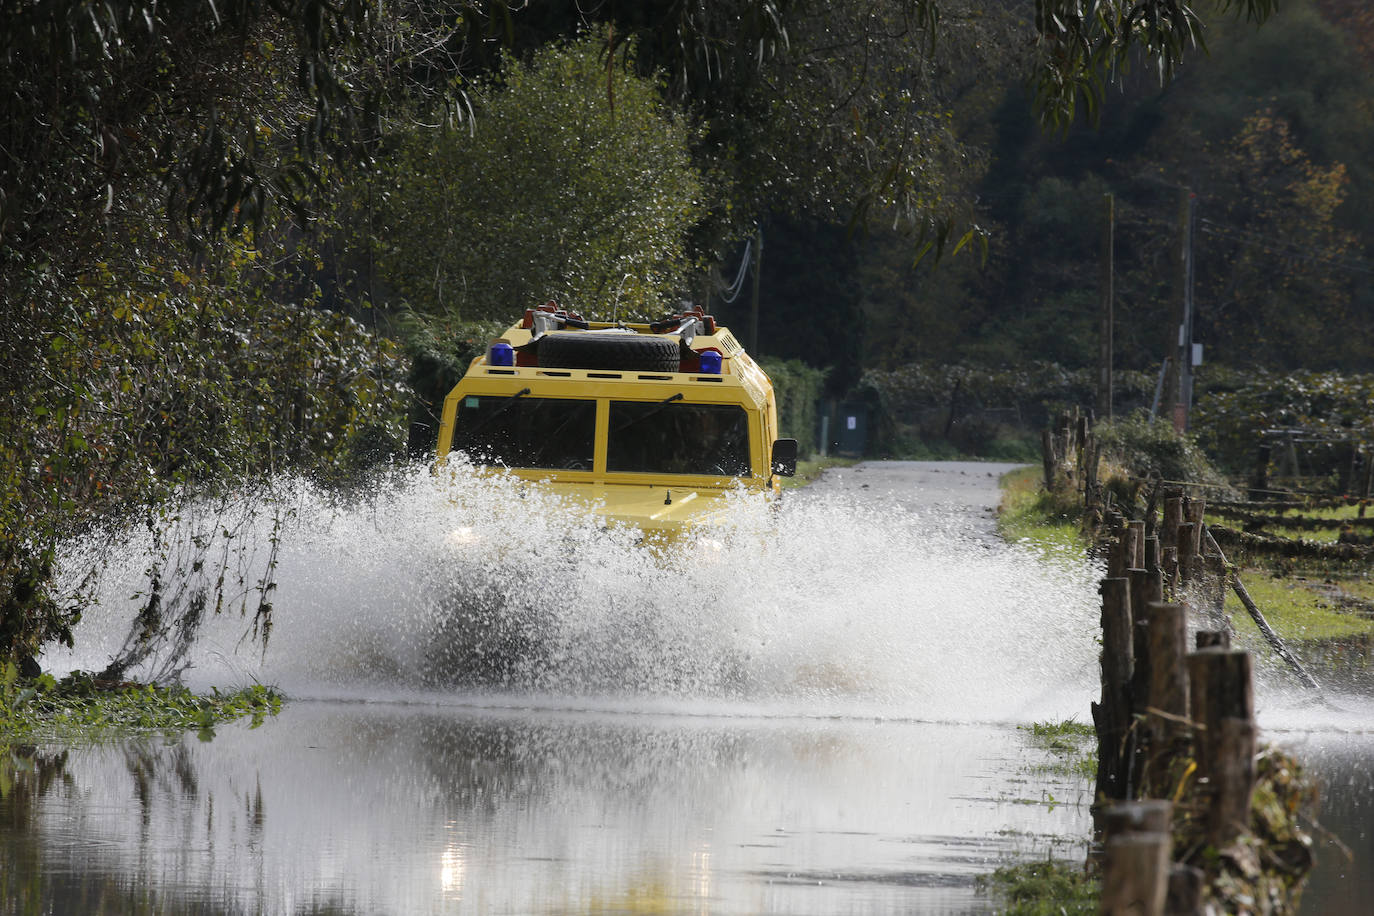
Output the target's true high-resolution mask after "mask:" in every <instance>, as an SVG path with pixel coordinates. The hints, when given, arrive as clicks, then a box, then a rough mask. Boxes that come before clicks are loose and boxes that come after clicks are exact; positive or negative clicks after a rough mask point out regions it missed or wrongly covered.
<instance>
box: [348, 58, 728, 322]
mask: <svg viewBox="0 0 1374 916" xmlns="http://www.w3.org/2000/svg"><path fill="white" fill-rule="evenodd" d="M604 48H605V42H604V40H601V39H596V38H584V39H582V40H579V41H575V42H570V43H567V44H552V45H548V46H546V47H544V48H541V49H540V50H538V51H536V52H535V53H534V56H533V59H532V61H531V62H530V63H528V64H525V63H521V62H520V61H518V60H516V59H515V58H513V57H509V58H507V59H506V60H505V61H504V67H503V70H502V72H501V74H500V76H499V79H497V80H489V81H484V82H482V83H479V84H477V85H476V86H475V87H474V88H473V89H472V91H471V92H470V93H469V98H470V99H471V101H472V103H473V106H474V108H475V109H476V117H475V118H474V120H473V122H472V125H473V126H472V127H471V129H470V130H469V129H452V128H441V129H433V128H428V127H416V128H414V129H412V130H410V131H409V132H407V133H406V134H404V135H403V136H402V137H401V138H400V140H399V142H398V143H397V145H396V149H395V151H394V153H393V154H392V155H391V156H389V157H388V159H387V160H386V165H385V167H384V170H383V172H382V174H381V176H380V181H379V187H378V189H377V190H378V194H377V198H378V199H379V200H380V201H381V205H380V213H379V217H380V221H381V226H380V227H379V228H380V230H381V231H380V232H378V233H377V234H376V235H375V236H372V235H369V236H366V237H364V238H362V239H359V242H360V243H361V244H362V245H363V246H364V247H368V248H370V249H371V250H373V251H374V252H375V254H376V257H377V260H378V263H379V264H380V266H381V268H382V272H383V274H384V275H385V279H386V281H387V283H388V284H389V285H390V286H391V287H392V288H394V289H395V290H396V291H397V292H398V293H399V295H400V297H402V298H403V299H404V300H405V301H407V302H408V303H409V304H410V306H411V307H413V308H414V309H415V310H416V311H418V312H421V313H423V314H426V315H453V316H460V317H461V318H464V319H473V318H496V319H501V320H508V319H509V318H510V317H511V316H513V315H517V314H519V313H520V312H521V311H523V310H524V309H526V308H529V307H530V306H533V305H538V304H540V303H542V302H544V301H545V300H547V299H550V298H553V299H557V300H558V301H559V302H560V303H562V304H564V305H567V306H568V307H570V308H572V309H574V310H576V311H579V312H582V313H583V314H584V315H586V316H587V317H591V318H600V319H605V320H610V319H611V318H612V317H613V313H615V312H616V311H617V308H618V315H619V317H621V318H626V317H632V316H639V317H644V316H646V315H648V314H650V313H652V314H653V315H654V316H655V317H657V314H658V313H660V312H662V311H663V310H664V309H665V308H667V307H669V305H670V304H671V303H672V302H673V301H674V300H675V297H676V295H677V294H678V292H679V291H680V289H681V288H682V286H683V285H684V280H685V278H686V273H687V270H688V267H689V261H688V257H687V254H686V244H687V234H688V233H689V232H690V231H691V230H692V228H693V227H694V226H695V225H696V223H697V222H698V221H699V219H700V218H701V217H702V215H703V214H704V212H705V211H704V207H703V204H704V201H705V198H706V191H705V185H704V182H703V179H702V178H701V176H700V175H699V174H698V172H697V171H696V169H695V168H693V166H692V163H691V156H690V152H689V148H690V146H691V143H692V141H693V138H694V132H693V130H692V128H691V127H690V126H689V125H688V124H687V123H685V121H684V120H683V119H682V118H680V117H676V116H675V115H674V114H673V113H672V112H671V111H670V110H669V109H668V108H667V107H666V106H665V105H664V103H663V101H662V98H661V95H660V86H659V84H658V83H657V82H656V81H655V80H653V79H645V78H641V77H638V76H635V75H634V74H633V73H632V72H630V70H629V69H626V68H622V67H621V66H619V65H618V64H609V63H608V62H607V61H606V59H605V57H604V56H603V55H604ZM368 228H369V230H371V229H372V227H371V226H369V227H368Z"/></svg>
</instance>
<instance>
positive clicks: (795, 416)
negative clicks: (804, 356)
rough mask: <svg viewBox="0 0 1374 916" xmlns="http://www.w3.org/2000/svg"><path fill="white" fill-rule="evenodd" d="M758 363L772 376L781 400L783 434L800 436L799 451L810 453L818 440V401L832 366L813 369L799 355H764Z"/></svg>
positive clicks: (781, 428)
mask: <svg viewBox="0 0 1374 916" xmlns="http://www.w3.org/2000/svg"><path fill="white" fill-rule="evenodd" d="M759 364H760V365H761V366H762V367H763V371H764V372H767V373H768V377H769V378H771V379H772V380H773V393H774V395H775V396H776V397H777V400H778V427H779V431H780V435H781V436H783V437H784V438H792V439H796V440H797V446H798V454H799V455H800V456H801V457H803V458H806V457H809V456H810V455H811V454H812V453H813V452H814V451H815V444H816V402H817V401H819V400H820V398H821V390H822V389H823V388H824V387H825V377H826V374H827V372H828V371H829V370H826V369H813V368H812V367H810V366H808V365H806V364H805V363H803V362H802V361H801V360H797V359H788V360H781V359H769V358H766V357H765V358H762V359H760V360H759Z"/></svg>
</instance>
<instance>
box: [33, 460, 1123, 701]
mask: <svg viewBox="0 0 1374 916" xmlns="http://www.w3.org/2000/svg"><path fill="white" fill-rule="evenodd" d="M276 489H277V490H278V492H279V493H281V494H284V496H281V497H279V502H278V505H279V506H283V507H285V508H287V509H288V510H289V511H288V513H287V519H286V522H285V524H284V525H283V528H282V530H281V532H280V537H281V540H280V544H279V554H278V561H277V562H278V565H277V568H276V581H277V587H276V590H275V592H274V594H273V598H272V600H273V606H274V610H273V621H274V629H273V632H272V636H271V640H270V642H269V644H268V646H267V648H266V650H265V651H262V650H261V649H260V647H258V646H256V645H255V644H254V643H253V642H252V640H251V639H245V638H244V633H245V630H246V629H247V626H248V624H247V621H246V619H245V618H244V617H242V616H240V615H239V614H238V613H237V612H234V611H232V610H231V611H228V612H225V613H221V614H220V615H218V616H216V617H214V618H212V619H210V620H209V621H207V623H206V626H205V628H204V630H203V632H202V634H201V636H200V637H199V639H198V640H197V642H196V644H195V646H194V647H193V650H192V655H191V657H190V659H189V660H190V661H191V662H192V665H193V667H192V668H191V669H190V671H189V672H188V675H187V680H188V682H189V683H191V684H192V685H193V686H208V685H215V686H221V687H224V686H235V685H238V684H242V683H246V682H249V681H254V680H256V681H260V682H263V683H269V684H275V685H277V686H279V687H280V688H281V689H283V690H284V691H286V692H287V693H288V694H289V695H293V696H297V697H312V696H314V697H325V696H328V697H352V698H357V699H391V700H395V699H398V698H401V699H407V700H409V701H415V702H437V703H447V702H453V701H455V700H460V701H462V702H470V703H565V704H566V703H575V704H597V703H606V704H611V705H616V704H626V703H629V704H631V705H633V706H634V707H635V708H639V709H646V708H647V709H653V708H657V707H661V706H669V707H671V708H672V709H673V710H674V711H676V712H683V711H687V712H690V711H692V710H700V711H702V712H710V713H712V714H718V713H720V712H721V711H722V710H725V709H728V710H730V711H732V712H733V713H735V714H745V715H749V714H766V715H772V714H778V713H781V714H787V715H845V716H849V715H873V716H879V717H911V718H919V719H924V720H935V721H1027V720H1029V719H1032V718H1044V717H1051V716H1054V717H1068V716H1076V717H1078V718H1080V719H1081V718H1082V717H1084V716H1085V715H1086V710H1087V705H1088V701H1089V699H1091V697H1092V696H1093V695H1094V694H1095V692H1096V682H1097V671H1096V657H1097V645H1096V640H1095V625H1096V619H1097V596H1096V589H1095V580H1096V576H1097V575H1099V573H1098V572H1097V571H1096V570H1095V569H1094V568H1092V567H1091V566H1089V565H1088V564H1086V563H1064V564H1061V565H1058V566H1055V567H1050V568H1047V567H1046V566H1045V564H1044V561H1043V559H1042V558H1041V557H1039V556H1037V555H1034V554H1031V553H1029V552H1026V551H1023V550H1021V549H1018V548H1016V547H1005V546H1001V545H993V544H989V543H985V542H983V541H980V540H978V539H976V538H973V537H969V536H967V535H966V534H964V533H962V532H963V530H964V529H965V528H966V524H967V520H966V519H962V518H959V517H957V516H953V515H950V514H948V513H942V512H938V511H933V510H932V511H931V512H929V513H927V512H925V511H924V510H923V511H921V512H917V511H912V510H910V509H905V508H903V507H901V506H900V505H893V504H889V503H887V502H885V501H884V500H882V499H877V498H873V497H870V496H866V495H864V494H860V493H857V492H844V491H841V492H838V493H834V492H827V493H805V492H803V493H801V494H800V495H798V494H796V493H794V494H789V495H788V497H787V498H786V499H785V500H784V501H783V504H782V506H780V507H770V506H768V505H765V504H764V503H763V502H761V501H759V500H756V499H753V498H750V497H748V496H745V495H742V494H741V495H740V496H739V497H738V498H737V501H738V506H737V508H738V511H737V512H736V513H735V514H734V515H735V517H734V520H733V524H732V525H731V526H730V527H729V528H728V529H722V530H717V531H712V532H709V533H708V534H707V535H705V536H703V537H701V538H698V539H695V540H693V541H691V542H688V543H685V544H681V545H676V546H674V547H672V548H668V549H664V550H661V551H657V552H655V551H650V550H646V549H644V548H642V547H637V546H636V545H635V544H634V537H633V534H632V533H631V532H626V531H623V530H609V531H608V530H604V529H603V528H602V526H601V525H600V523H599V522H598V521H597V520H596V519H594V518H587V517H586V516H585V513H579V512H576V511H572V510H569V509H568V507H566V506H564V505H562V504H560V502H559V500H558V498H557V497H556V496H555V495H553V494H552V493H550V492H548V491H547V490H545V489H543V488H540V487H538V486H530V485H528V484H526V483H524V482H522V481H519V480H516V479H514V478H505V477H495V478H492V477H484V476H480V475H478V474H475V473H474V472H473V470H472V469H471V468H467V467H464V466H461V465H459V466H455V467H454V468H453V469H452V470H451V471H449V472H447V473H444V474H442V475H438V476H436V475H431V474H430V473H429V472H428V471H427V470H424V469H411V470H408V471H406V472H404V473H400V474H398V475H396V476H395V477H394V479H393V480H392V481H391V482H389V483H387V484H386V485H383V486H379V487H377V488H376V489H375V490H374V491H373V492H370V493H368V494H367V495H366V496H365V497H359V498H356V499H354V500H352V501H350V502H347V503H340V502H339V501H338V500H337V499H333V498H330V497H329V496H327V495H326V494H324V493H322V492H320V491H319V490H318V489H316V488H314V487H312V486H310V485H309V484H307V483H304V482H299V481H297V482H289V483H286V484H282V485H280V486H278V487H277V488H276ZM202 514H203V513H202ZM255 524H256V525H257V530H256V532H255V534H256V536H257V538H258V539H259V540H265V539H267V538H269V537H270V536H271V534H272V532H271V530H270V524H271V520H270V517H268V516H267V515H264V516H263V517H262V518H261V519H259V520H258V521H257V522H256V523H255ZM193 528H194V526H193V525H192V524H191V523H190V522H189V521H188V522H186V523H185V525H184V526H183V527H182V528H178V527H177V524H176V523H174V524H173V525H172V529H173V530H172V531H171V533H170V534H169V537H168V543H175V542H176V541H177V539H178V538H182V539H186V538H191V537H195V536H200V537H205V536H207V535H206V534H205V531H204V530H203V526H202V528H200V529H195V530H193ZM125 541H126V546H124V547H123V548H121V550H120V552H119V553H118V554H117V555H116V556H115V557H114V558H113V559H111V560H110V562H109V569H108V570H107V573H106V576H105V578H104V580H103V581H102V584H101V586H100V588H99V591H98V597H99V606H98V607H95V608H93V609H92V610H91V611H89V612H88V613H87V615H86V617H85V619H84V620H83V622H82V624H81V626H80V627H79V628H78V630H77V633H76V636H77V650H76V651H75V652H66V651H62V650H57V649H52V650H50V651H49V653H48V655H47V657H46V658H45V665H47V666H48V667H51V668H53V669H56V670H58V671H62V670H66V669H71V668H86V669H98V668H101V667H103V665H104V664H105V663H106V661H108V658H109V656H110V655H111V654H112V653H113V652H114V651H115V650H116V649H117V647H118V644H119V643H120V642H121V641H122V640H123V638H124V635H125V633H126V632H127V630H128V626H129V622H130V621H131V619H132V618H133V616H134V614H135V613H136V610H137V607H138V605H139V599H138V597H137V596H138V593H139V592H140V589H141V588H144V587H146V580H145V578H144V572H145V570H146V569H147V567H148V565H149V562H148V557H147V551H148V549H149V546H150V545H149V543H148V542H147V540H146V535H141V534H140V532H139V530H138V529H137V528H135V529H131V531H130V532H128V533H126V537H125ZM90 549H92V547H91V545H89V544H87V545H81V544H77V545H73V546H72V548H71V550H72V551H73V553H72V555H71V556H72V560H73V562H72V566H73V568H76V567H77V566H79V565H80V564H78V563H76V562H75V558H76V557H77V556H79V555H81V551H83V550H87V551H88V550H90ZM163 549H164V551H165V550H166V548H165V547H164V548H163ZM264 556H265V552H264V551H258V552H257V553H256V554H254V555H252V556H250V557H249V558H248V559H247V560H246V561H245V563H246V564H247V566H248V567H252V566H253V564H254V563H257V564H259V566H261V565H262V564H263V563H264V562H265V560H264V559H263V558H264ZM262 572H263V570H262V569H261V568H246V569H243V570H239V572H238V574H239V575H240V576H241V577H242V581H243V582H245V583H251V582H252V581H253V580H254V576H260V575H261V573H262ZM208 574H209V573H202V575H208ZM244 587H245V588H251V585H245V586H244Z"/></svg>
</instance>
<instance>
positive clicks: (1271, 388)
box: [1194, 371, 1374, 469]
mask: <svg viewBox="0 0 1374 916" xmlns="http://www.w3.org/2000/svg"><path fill="white" fill-rule="evenodd" d="M1231 381H1232V384H1233V385H1235V387H1233V388H1230V389H1229V390H1227V388H1226V387H1222V386H1220V385H1218V386H1216V390H1212V391H1209V392H1208V393H1207V394H1206V395H1205V396H1203V397H1202V398H1200V399H1199V401H1198V405H1197V410H1196V411H1195V413H1194V423H1195V425H1196V427H1197V428H1198V429H1199V430H1200V431H1201V438H1202V442H1203V444H1204V445H1205V446H1206V447H1207V449H1208V451H1210V452H1212V453H1213V454H1216V455H1218V456H1219V458H1220V460H1221V461H1222V462H1223V463H1225V464H1226V465H1227V466H1229V467H1233V468H1247V469H1248V468H1249V466H1250V463H1251V461H1252V460H1253V457H1254V454H1255V449H1256V447H1257V446H1258V445H1259V444H1260V443H1261V442H1262V441H1263V439H1262V437H1261V433H1262V432H1263V431H1264V430H1267V429H1290V430H1295V431H1297V434H1298V435H1299V436H1300V437H1303V438H1317V439H1328V440H1331V439H1345V440H1353V443H1354V444H1355V445H1357V446H1363V447H1366V448H1367V447H1369V446H1370V445H1371V444H1374V375H1357V374H1346V373H1340V372H1312V371H1299V372H1289V373H1282V374H1280V373H1274V372H1263V371H1260V372H1254V373H1251V374H1248V375H1246V376H1244V377H1241V378H1233V379H1232V380H1231Z"/></svg>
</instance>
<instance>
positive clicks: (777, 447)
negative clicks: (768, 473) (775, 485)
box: [772, 439, 797, 477]
mask: <svg viewBox="0 0 1374 916" xmlns="http://www.w3.org/2000/svg"><path fill="white" fill-rule="evenodd" d="M772 467H773V473H774V474H780V475H781V476H783V477H791V476H793V475H795V474H796V473H797V440H796V439H775V440H773V464H772Z"/></svg>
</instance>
